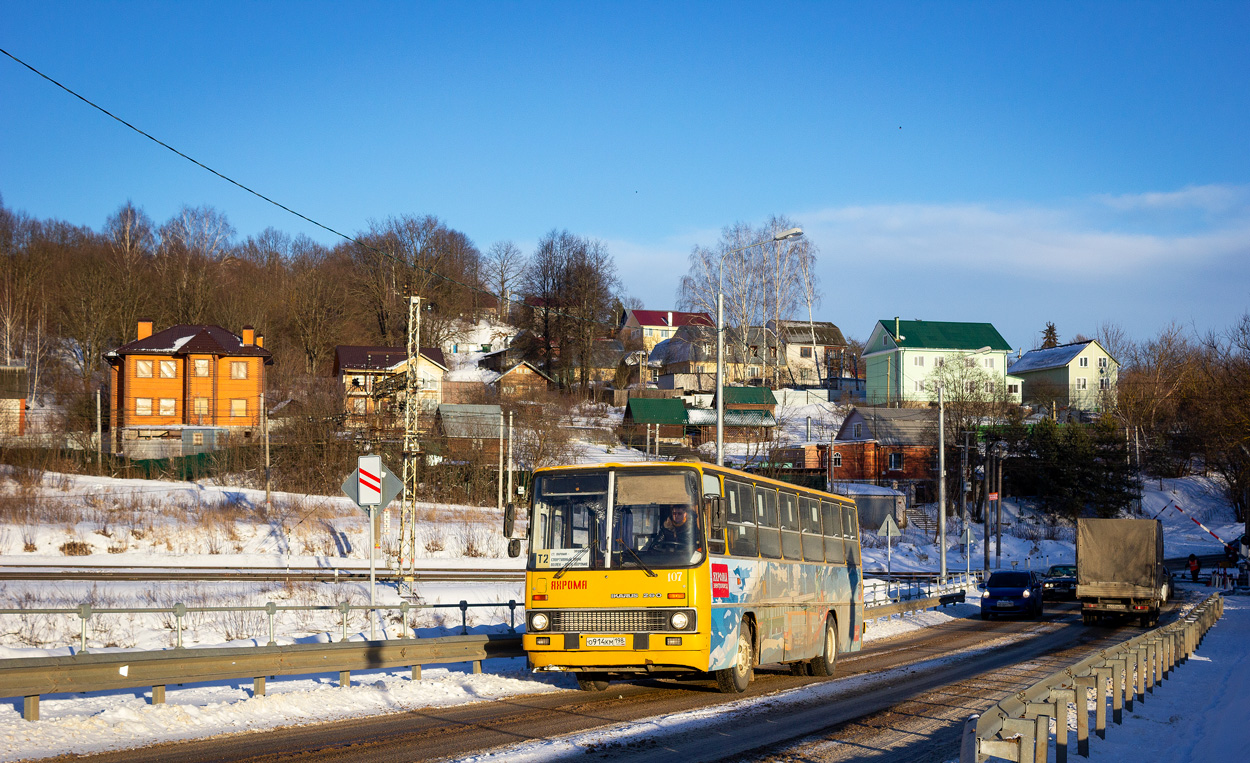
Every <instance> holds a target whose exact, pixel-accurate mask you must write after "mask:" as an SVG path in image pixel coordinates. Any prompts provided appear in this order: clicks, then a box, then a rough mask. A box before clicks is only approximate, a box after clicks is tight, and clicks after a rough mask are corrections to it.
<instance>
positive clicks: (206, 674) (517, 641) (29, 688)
mask: <svg viewBox="0 0 1250 763" xmlns="http://www.w3.org/2000/svg"><path fill="white" fill-rule="evenodd" d="M524 654H525V652H524V650H523V649H522V648H521V637H520V636H513V635H508V634H498V635H485V636H447V637H443V638H433V639H409V638H405V639H390V640H387V641H348V642H344V641H339V642H336V643H330V644H293V645H289V646H261V647H224V648H209V649H168V650H164V651H158V652H110V653H107V654H76V655H74V656H72V657H34V658H32V657H23V658H17V659H7V660H0V697H23V698H24V704H23V706H22V717H23V718H25V719H26V720H28V721H37V720H39V697H40V695H42V694H58V693H62V692H88V691H106V690H110V689H134V688H139V687H144V686H151V687H152V704H154V705H159V704H162V703H164V701H165V687H166V686H168V685H180V684H189V683H199V682H203V681H223V680H231V679H237V678H240V677H251V678H252V679H253V684H252V686H253V693H254V695H255V696H263V695H264V693H265V678H266V677H267V676H289V675H306V674H309V673H324V672H331V671H338V673H339V684H340V685H342V686H349V685H350V684H351V672H352V671H353V670H380V669H386V668H399V667H411V668H412V678H413V680H418V679H420V677H421V666H422V665H435V664H446V663H455V662H472V663H473V672H474V673H480V672H482V660H485V659H488V658H493V657H521V656H524Z"/></svg>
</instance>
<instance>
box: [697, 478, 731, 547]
mask: <svg viewBox="0 0 1250 763" xmlns="http://www.w3.org/2000/svg"><path fill="white" fill-rule="evenodd" d="M703 494H704V495H723V494H722V493H721V487H720V478H719V477H717V476H716V475H714V474H705V475H703ZM731 497H732V491H730V495H725V496H723V497H722V498H721V501H722V505H723V506H724V509H723V511H724V512H725V515H724V516H725V518H728V516H729V502H730V500H731ZM721 521H722V522H723V521H725V520H724V519H722V520H721ZM703 526H704V527H706V528H707V550H708V553H711V554H723V553H725V530H724V528H722V529H721V530H719V531H716V530H713V529H712V513H711V512H710V511H708V512H707V514H706V520H705V521H704V523H703Z"/></svg>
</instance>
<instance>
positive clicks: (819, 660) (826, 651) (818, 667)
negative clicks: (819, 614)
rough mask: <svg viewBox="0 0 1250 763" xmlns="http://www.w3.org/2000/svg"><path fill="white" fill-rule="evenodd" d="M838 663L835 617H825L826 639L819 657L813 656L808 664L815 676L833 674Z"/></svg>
mask: <svg viewBox="0 0 1250 763" xmlns="http://www.w3.org/2000/svg"><path fill="white" fill-rule="evenodd" d="M837 664H838V631H837V629H836V628H835V627H834V625H833V618H832V617H828V618H826V619H825V641H824V646H823V651H822V652H821V654H820V656H819V657H813V658H812V660H811V662H809V663H808V665H810V666H811V671H812V675H814V676H831V675H833V669H834V668H835V667H837Z"/></svg>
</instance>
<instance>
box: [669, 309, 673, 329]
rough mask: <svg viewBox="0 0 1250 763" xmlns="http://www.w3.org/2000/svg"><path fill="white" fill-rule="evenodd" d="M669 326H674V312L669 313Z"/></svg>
mask: <svg viewBox="0 0 1250 763" xmlns="http://www.w3.org/2000/svg"><path fill="white" fill-rule="evenodd" d="M668 325H670V326H672V325H673V311H672V310H669V311H668Z"/></svg>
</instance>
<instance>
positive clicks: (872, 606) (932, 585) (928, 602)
mask: <svg viewBox="0 0 1250 763" xmlns="http://www.w3.org/2000/svg"><path fill="white" fill-rule="evenodd" d="M882 582H884V583H885V591H884V592H882V590H881V588H882V586H881V584H880V583H876V584H875V585H874V584H870V583H867V582H866V583H865V584H864V631H865V632H867V630H868V628H869V626H871V625H872V624H873V623H875V622H876V621H877V620H880V619H881V618H883V617H891V616H893V615H902V614H906V613H908V612H922V611H924V610H926V609H932V608H934V607H945V606H949V605H951V604H959V603H962V602H963V601H965V600H966V598H967V592H968V591H971V590H976V586H977V575H976V574H975V573H974V574H973V575H971V576H968V575H962V574H961V575H955V576H952V577H951V578H950V579H948V580H946V581H945V582H942V581H939V580H936V579H934V580H922V579H913V580H909V581H906V582H903V581H899V582H896V583H893V585H894V586H895V587H894V589H893V590H891V588H890V586H891V584H892V583H891V581H888V580H887V581H882Z"/></svg>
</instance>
